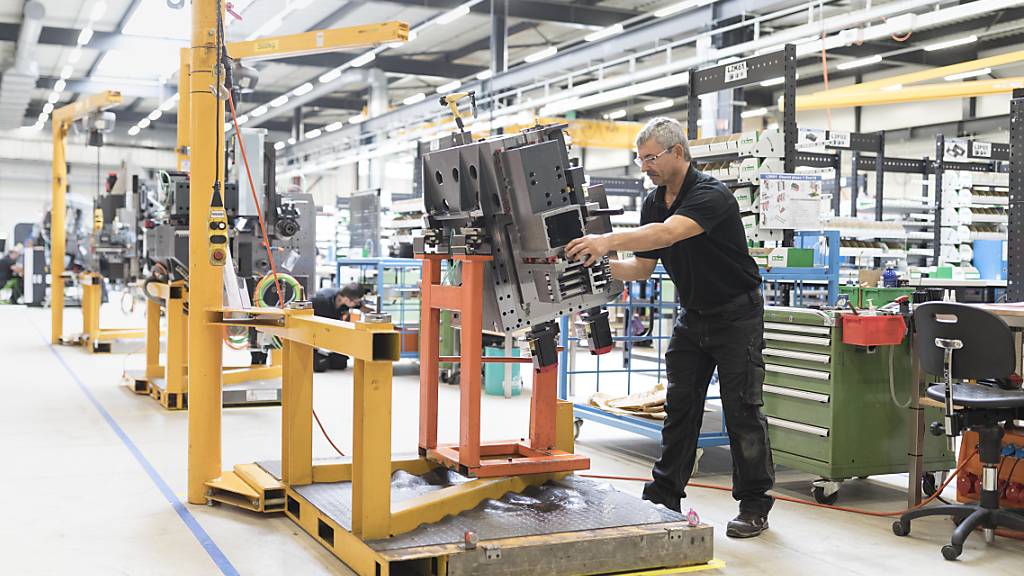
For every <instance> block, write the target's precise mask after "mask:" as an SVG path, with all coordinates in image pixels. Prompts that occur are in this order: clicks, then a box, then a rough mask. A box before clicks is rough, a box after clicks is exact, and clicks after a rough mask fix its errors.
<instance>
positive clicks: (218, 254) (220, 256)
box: [213, 250, 224, 262]
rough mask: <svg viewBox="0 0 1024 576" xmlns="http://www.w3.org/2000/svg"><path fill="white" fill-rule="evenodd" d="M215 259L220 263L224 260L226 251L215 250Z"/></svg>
mask: <svg viewBox="0 0 1024 576" xmlns="http://www.w3.org/2000/svg"><path fill="white" fill-rule="evenodd" d="M213 259H214V261H216V262H220V261H222V260H224V251H223V250H214V251H213Z"/></svg>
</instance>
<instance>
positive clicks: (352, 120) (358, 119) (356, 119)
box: [348, 114, 366, 124]
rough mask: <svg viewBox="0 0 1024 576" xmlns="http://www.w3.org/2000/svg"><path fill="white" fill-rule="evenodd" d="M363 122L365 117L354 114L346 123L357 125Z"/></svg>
mask: <svg viewBox="0 0 1024 576" xmlns="http://www.w3.org/2000/svg"><path fill="white" fill-rule="evenodd" d="M364 120H366V115H365V114H356V115H355V116H353V117H351V118H349V119H348V123H349V124H359V123H360V122H362V121H364Z"/></svg>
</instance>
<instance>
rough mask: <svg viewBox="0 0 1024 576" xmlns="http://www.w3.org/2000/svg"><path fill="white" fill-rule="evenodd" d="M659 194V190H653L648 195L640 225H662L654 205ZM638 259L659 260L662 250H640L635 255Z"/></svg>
mask: <svg viewBox="0 0 1024 576" xmlns="http://www.w3.org/2000/svg"><path fill="white" fill-rule="evenodd" d="M657 194H658V191H657V189H654V190H651V191H650V192H648V193H647V198H645V199H644V203H643V204H642V205H641V206H640V225H641V226H646V225H647V224H654V223H660V222H661V220H658V218H657V216H656V215H655V213H654V203H655V202H656V201H657V200H656V196H657ZM633 255H634V256H636V257H637V258H648V259H650V260H657V259H658V258H660V257H661V250H638V251H636V252H634V253H633Z"/></svg>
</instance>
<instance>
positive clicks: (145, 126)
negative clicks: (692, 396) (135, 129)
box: [139, 118, 150, 128]
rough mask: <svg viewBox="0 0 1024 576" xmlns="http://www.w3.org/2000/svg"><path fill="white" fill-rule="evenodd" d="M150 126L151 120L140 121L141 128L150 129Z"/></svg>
mask: <svg viewBox="0 0 1024 576" xmlns="http://www.w3.org/2000/svg"><path fill="white" fill-rule="evenodd" d="M149 125H150V121H149V118H143V119H142V120H139V128H149Z"/></svg>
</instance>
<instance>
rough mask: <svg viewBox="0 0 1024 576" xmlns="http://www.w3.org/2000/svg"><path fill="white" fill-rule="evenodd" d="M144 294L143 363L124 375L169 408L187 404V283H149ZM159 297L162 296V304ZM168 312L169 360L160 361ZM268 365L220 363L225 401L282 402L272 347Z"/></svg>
mask: <svg viewBox="0 0 1024 576" xmlns="http://www.w3.org/2000/svg"><path fill="white" fill-rule="evenodd" d="M148 289H149V290H152V294H151V295H152V296H153V298H147V300H146V331H145V338H146V367H145V369H142V370H125V373H124V380H125V382H126V383H127V384H128V385H129V386H130V387H131V389H132V391H133V392H135V393H136V394H145V395H149V396H152V397H153V399H155V400H156V401H157V402H159V403H160V404H161V405H162V406H163V407H164V408H167V409H168V410H184V409H187V408H188V362H187V361H186V354H187V351H188V330H187V321H188V315H187V313H186V302H187V301H188V289H187V288H186V287H185V282H184V281H182V280H174V281H171V282H167V283H162V282H153V283H150V284H149V288H148ZM158 300H162V301H163V302H164V305H163V306H161V305H160V303H159V302H158ZM161 309H163V310H164V311H165V312H164V313H165V315H166V318H167V330H166V334H167V360H166V366H164V365H161V364H160V334H161V330H160V316H161ZM270 358H271V362H270V364H269V365H250V366H238V367H225V368H224V380H223V382H224V387H223V388H224V390H223V399H222V402H223V405H224V406H267V405H274V404H280V403H281V354H280V350H272V351H271V357H270Z"/></svg>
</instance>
